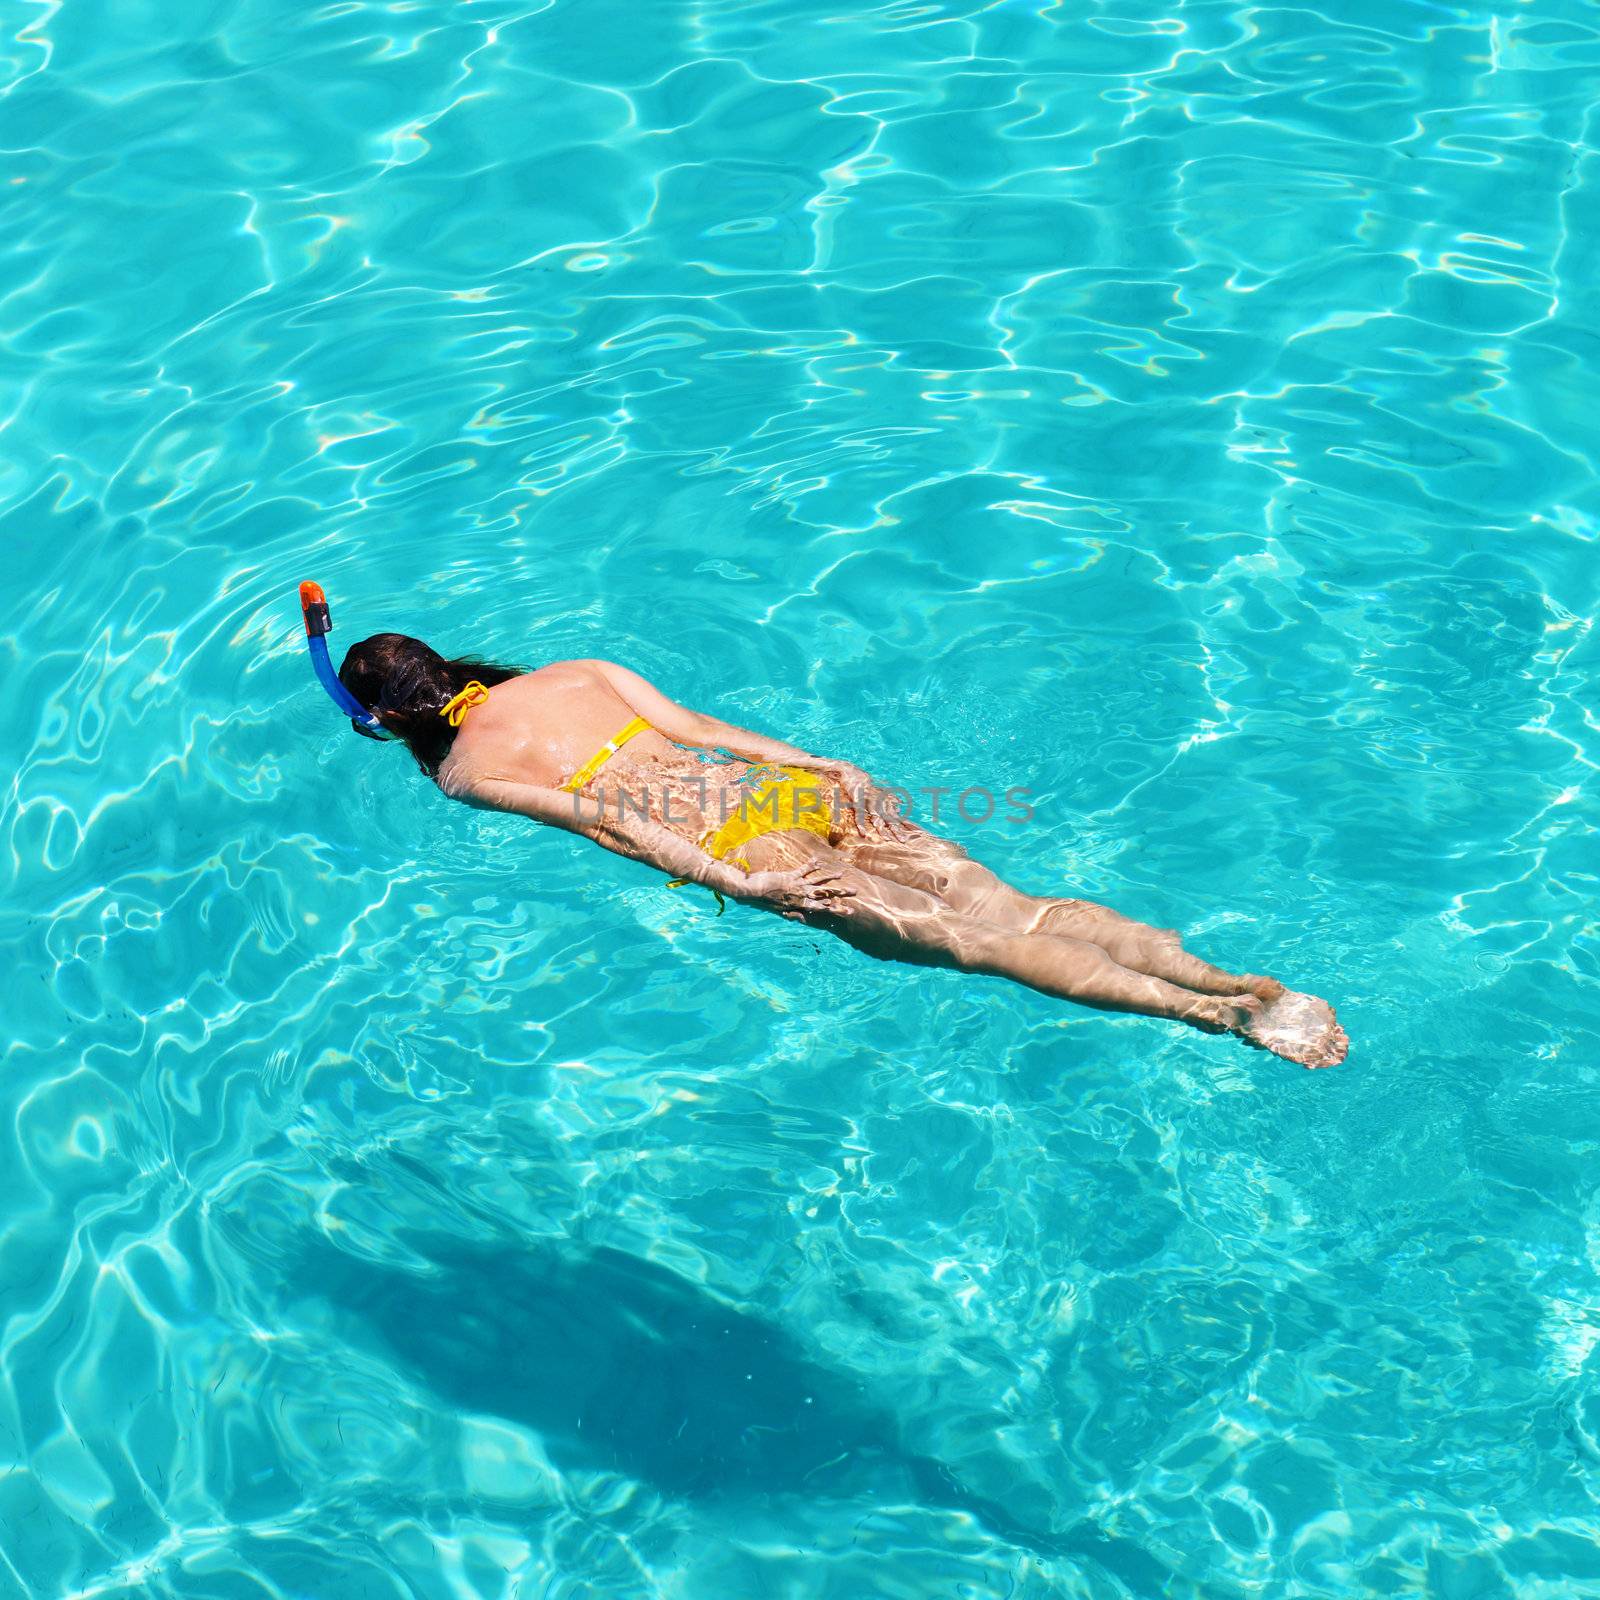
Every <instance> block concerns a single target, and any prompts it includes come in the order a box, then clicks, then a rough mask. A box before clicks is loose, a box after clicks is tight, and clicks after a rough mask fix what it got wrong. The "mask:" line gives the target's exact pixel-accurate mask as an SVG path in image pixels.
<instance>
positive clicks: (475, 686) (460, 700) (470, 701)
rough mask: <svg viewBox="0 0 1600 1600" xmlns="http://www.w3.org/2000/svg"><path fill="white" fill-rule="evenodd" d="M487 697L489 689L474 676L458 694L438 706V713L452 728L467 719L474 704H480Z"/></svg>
mask: <svg viewBox="0 0 1600 1600" xmlns="http://www.w3.org/2000/svg"><path fill="white" fill-rule="evenodd" d="M488 698H489V691H488V690H487V689H485V688H484V686H483V685H482V684H481V683H479V682H478V680H477V679H476V678H474V679H473V680H472V682H471V683H469V684H468V685H467V686H466V688H465V689H463V690H462V691H461V693H460V694H458V695H453V696H452V697H451V698H450V699H449V700H447V701H446V702H445V703H444V704H443V705H442V706H441V707H440V708H439V715H440V716H441V717H443V718H444V719H445V721H446V722H448V723H449V724H450V726H451V727H452V728H459V727H460V726H461V724H462V723H463V722H465V721H466V720H467V713H468V712H469V711H470V710H472V708H473V707H474V706H481V705H482V704H483V702H484V701H485V700H487V699H488Z"/></svg>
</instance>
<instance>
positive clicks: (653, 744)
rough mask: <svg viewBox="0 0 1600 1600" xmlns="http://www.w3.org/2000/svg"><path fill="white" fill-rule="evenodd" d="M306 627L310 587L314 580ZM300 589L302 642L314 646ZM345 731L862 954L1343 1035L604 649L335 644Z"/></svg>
mask: <svg viewBox="0 0 1600 1600" xmlns="http://www.w3.org/2000/svg"><path fill="white" fill-rule="evenodd" d="M306 590H310V591H313V592H314V596H315V601H316V603H317V604H318V605H320V608H321V609H320V617H321V623H322V632H326V627H327V607H326V603H325V602H323V601H322V597H321V591H320V590H317V589H316V587H315V585H306V586H305V588H304V589H303V591H302V598H303V600H304V595H305V592H306ZM314 612H315V608H314V607H309V606H308V609H307V613H306V614H307V634H308V636H310V637H311V639H312V643H313V659H314V660H315V659H317V655H318V651H317V648H316V647H318V646H320V647H321V664H320V666H319V671H322V670H324V669H325V668H326V666H327V662H326V646H325V644H324V643H323V640H322V638H321V637H320V635H317V634H315V633H314V630H313V616H314ZM331 678H332V674H331V672H328V673H327V674H326V676H324V680H323V681H324V683H325V684H326V685H327V686H328V688H329V692H330V693H334V694H335V698H336V699H337V700H338V701H339V703H340V704H341V706H342V707H343V708H344V709H345V710H346V711H347V712H349V713H351V715H352V719H353V722H354V725H355V726H356V729H357V731H358V732H362V733H366V734H368V735H369V736H370V737H383V736H385V735H387V736H390V737H394V738H399V739H402V740H404V741H405V743H406V744H407V745H408V746H409V748H410V750H411V753H412V755H413V756H415V758H416V760H417V762H418V764H419V765H420V766H421V768H422V770H423V771H424V772H426V773H427V774H428V776H429V777H431V778H432V779H433V780H434V782H435V783H437V784H438V786H439V788H440V789H441V790H443V792H444V793H445V794H447V795H449V796H450V797H451V798H452V799H456V800H463V801H465V802H466V803H467V804H468V805H473V806H481V807H486V808H488V809H491V810H495V811H513V812H516V813H518V814H519V815H521V816H525V817H531V818H532V819H533V820H534V821H536V822H544V823H548V824H550V825H551V826H552V827H556V828H564V829H566V830H567V831H569V832H572V833H578V834H582V835H584V836H585V837H586V838H589V839H593V840H594V841H595V842H596V843H597V844H600V845H603V846H605V848H606V849H608V850H613V851H615V852H616V853H617V854H619V855H624V856H630V857H632V858H633V859H634V860H636V861H643V862H645V863H647V864H648V865H650V866H653V867H657V868H659V869H660V870H662V871H663V872H666V873H669V874H671V875H672V876H673V877H674V878H675V879H677V880H679V881H681V882H693V883H697V884H704V885H705V886H707V887H708V888H711V889H713V890H715V891H717V893H718V894H719V895H726V896H727V897H728V898H729V899H733V900H742V901H745V902H748V903H750V904H753V905H757V906H760V907H762V908H764V909H766V910H770V911H775V912H777V913H778V914H779V915H781V916H784V917H788V918H790V919H791V920H793V921H799V922H804V923H806V924H807V925H808V926H810V927H813V928H821V929H825V930H826V931H828V932H829V933H833V934H837V935H838V936H839V937H840V938H842V939H845V940H847V941H848V942H849V943H851V944H852V945H854V946H856V948H857V949H860V950H863V951H865V952H866V953H867V954H868V955H871V956H875V957H877V958H879V959H881V960H891V961H906V962H913V963H916V964H918V965H922V966H936V967H953V968H957V969H959V970H961V971H963V972H978V973H986V974H989V975H992V976H994V977H1001V978H1010V979H1012V980H1013V981H1014V982H1017V983H1021V984H1026V985H1027V986H1028V987H1029V988H1032V989H1037V990H1038V991H1039V992H1040V993H1041V994H1047V995H1052V996H1054V997H1056V998H1057V999H1062V1000H1074V1001H1076V1002H1077V1003H1078V1004H1080V1005H1085V1006H1094V1007H1097V1008H1099V1009H1101V1010H1106V1011H1130V1012H1137V1013H1139V1014H1141V1015H1143V1016H1150V1017H1165V1018H1169V1019H1171V1020H1173V1021H1176V1022H1184V1023H1188V1024H1190V1025H1191V1026H1193V1027H1197V1028H1201V1029H1204V1030H1205V1031H1206V1032H1208V1033H1224V1032H1227V1033H1234V1034H1237V1035H1238V1036H1239V1037H1241V1038H1243V1039H1245V1040H1246V1041H1248V1042H1250V1043H1252V1044H1257V1045H1260V1046H1262V1047H1264V1048H1266V1049H1269V1050H1271V1051H1273V1052H1274V1053H1275V1054H1278V1055H1281V1056H1284V1057H1286V1058H1287V1059H1289V1060H1291V1061H1298V1062H1300V1063H1301V1064H1302V1065H1304V1066H1307V1067H1327V1066H1333V1065H1335V1064H1336V1063H1338V1062H1340V1061H1342V1060H1343V1059H1344V1056H1345V1052H1346V1050H1347V1048H1348V1040H1347V1039H1346V1036H1345V1033H1344V1030H1343V1029H1342V1028H1340V1027H1339V1025H1338V1023H1337V1022H1336V1021H1335V1020H1334V1016H1333V1011H1332V1009H1331V1008H1330V1007H1329V1006H1328V1005H1327V1004H1326V1002H1324V1001H1322V1000H1317V999H1315V998H1314V997H1312V996H1309V995H1297V994H1293V993H1291V992H1289V991H1286V990H1285V989H1284V986H1283V985H1282V984H1281V983H1279V982H1277V981H1276V980H1275V979H1273V978H1265V977H1259V976H1256V975H1254V974H1250V973H1245V974H1242V975H1236V974H1234V973H1230V972H1224V971H1222V970H1221V968H1219V967H1214V966H1211V965H1209V964H1208V963H1207V962H1204V961H1202V960H1200V959H1199V957H1197V956H1193V955H1190V954H1189V953H1188V952H1187V951H1185V950H1184V948H1183V945H1182V944H1181V942H1180V941H1179V938H1178V935H1177V934H1176V933H1174V932H1172V931H1171V930H1170V929H1165V928H1152V927H1147V926H1146V925H1145V924H1144V923H1142V922H1135V921H1134V920H1133V919H1132V918H1130V917H1125V916H1122V915H1120V914H1119V913H1118V912H1115V911H1112V910H1109V909H1108V908H1106V907H1105V906H1099V905H1093V904H1091V903H1090V902H1088V901H1086V900H1070V899H1058V898H1054V897H1040V896H1035V895H1030V894H1024V893H1023V892H1022V891H1021V890H1020V889H1014V888H1012V887H1011V885H1010V884H1008V883H1005V882H1002V881H1001V879H999V878H997V877H996V876H995V875H994V873H992V872H990V871H989V870H988V868H986V867H984V866H981V865H980V864H979V863H978V862H976V861H974V860H972V858H971V857H970V856H968V855H967V853H966V852H965V851H964V850H962V849H961V847H960V846H959V845H956V844H954V843H952V842H951V841H950V840H948V839H943V838H940V837H938V836H936V835H934V834H932V833H929V832H927V831H925V830H924V829H922V828H920V827H917V826H915V825H913V824H912V823H910V822H909V821H907V820H905V819H904V818H902V817H901V816H900V815H899V814H898V812H897V810H896V809H895V806H894V803H893V801H892V799H890V798H889V796H888V795H887V793H886V792H885V791H883V790H881V789H878V788H877V787H876V786H875V785H874V784H873V783H872V780H871V779H869V778H868V777H867V775H866V774H865V773H864V772H862V771H861V770H860V769H859V768H857V767H853V766H851V765H850V764H849V763H848V762H843V761H828V760H822V759H819V758H818V757H815V756H811V755H807V754H806V752H805V751H803V750H798V749H796V748H795V747H794V746H793V745H790V744H784V743H783V742H782V741H780V740H777V739H769V738H766V737H765V736H763V735H762V734H759V733H752V732H751V731H750V730H749V729H746V728H736V727H734V726H732V725H731V724H730V723H726V722H719V721H718V720H717V719H716V718H714V717H708V716H704V715H702V714H701V713H699V712H696V711H690V710H688V709H687V708H685V707H683V706H680V705H677V704H675V703H674V702H673V701H671V700H669V699H668V698H667V697H666V696H665V695H664V694H662V693H661V692H660V691H659V690H658V689H656V688H654V687H653V686H652V685H651V684H649V683H647V682H646V681H645V680H644V679H643V678H641V677H639V676H638V674H636V673H633V672H630V671H628V670H627V669H626V668H625V667H619V666H616V665H614V664H613V663H611V662H609V661H561V662H555V663H553V664H551V665H550V666H546V667H540V668H539V669H538V670H537V671H533V672H520V671H518V670H517V669H515V668H511V667H497V666H491V665H489V664H486V663H483V662H474V661H469V660H449V659H446V658H445V657H444V656H441V655H439V654H438V653H437V652H436V651H434V650H431V649H430V648H429V647H428V646H427V645H425V644H423V643H422V642H421V640H419V639H413V638H410V637H408V636H407V635H405V634H400V633H380V634H374V635H373V636H372V637H371V638H370V639H363V640H362V641H361V642H360V643H359V644H357V645H354V646H352V648H351V649H350V651H349V653H348V654H347V655H346V656H345V658H344V662H343V664H342V665H341V667H340V668H339V674H338V680H337V682H338V688H339V690H342V691H343V693H342V694H341V693H336V692H335V689H334V685H333V683H332V682H330V681H329V680H330V679H331Z"/></svg>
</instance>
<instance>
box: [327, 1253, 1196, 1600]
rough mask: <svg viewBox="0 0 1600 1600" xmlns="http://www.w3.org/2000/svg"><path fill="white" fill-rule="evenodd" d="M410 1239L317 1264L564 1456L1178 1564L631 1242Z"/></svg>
mask: <svg viewBox="0 0 1600 1600" xmlns="http://www.w3.org/2000/svg"><path fill="white" fill-rule="evenodd" d="M407 1243H408V1244H409V1245H410V1246H411V1247H412V1248H413V1249H415V1250H416V1252H417V1254H418V1255H419V1256H421V1257H422V1258H424V1259H425V1260H426V1261H427V1262H428V1267H427V1268H426V1269H425V1270H417V1271H411V1270H407V1269H404V1268H400V1267H395V1266H389V1265H385V1264H382V1263H379V1262H374V1261H368V1260H364V1259H361V1258H358V1257H355V1256H351V1255H349V1254H346V1253H345V1252H344V1251H341V1250H338V1249H336V1248H334V1247H333V1246H332V1245H329V1244H327V1243H324V1242H321V1241H319V1242H318V1243H316V1244H315V1245H313V1246H311V1247H310V1248H309V1249H308V1250H307V1251H306V1253H305V1257H304V1259H303V1260H302V1261H301V1263H300V1265H301V1267H302V1268H303V1272H302V1273H301V1275H300V1277H299V1282H300V1284H301V1285H302V1286H307V1287H312V1288H314V1290H315V1292H317V1293H319V1294H320V1295H322V1296H324V1297H325V1298H326V1299H327V1300H329V1301H330V1302H331V1303H332V1304H333V1305H334V1306H335V1307H336V1308H338V1309H339V1310H340V1311H341V1312H342V1313H345V1314H347V1316H348V1319H349V1322H350V1329H349V1331H350V1333H351V1336H352V1338H353V1339H354V1340H355V1341H356V1342H367V1340H366V1338H365V1337H364V1335H371V1336H375V1338H376V1340H377V1342H378V1344H379V1345H380V1346H381V1347H382V1349H383V1350H384V1352H385V1353H386V1355H389V1356H393V1357H397V1358H398V1359H399V1360H400V1361H402V1362H403V1363H404V1364H405V1365H406V1367H407V1368H408V1369H409V1370H410V1371H412V1372H413V1373H414V1374H415V1375H416V1377H417V1378H418V1379H419V1380H420V1381H421V1382H423V1383H425V1384H426V1385H427V1387H428V1388H429V1389H430V1390H432V1391H433V1392H434V1393H435V1394H437V1395H438V1396H439V1397H440V1398H441V1399H442V1400H445V1401H447V1402H449V1403H450V1404H452V1405H455V1406H459V1407H461V1408H463V1409H466V1410H470V1411H478V1412H485V1413H489V1414H491V1415H495V1416H500V1417H504V1418H506V1419H507V1420H509V1421H513V1422H517V1423H520V1424H522V1425H524V1426H526V1427H528V1428H531V1429H533V1430H534V1431H535V1432H536V1433H538V1434H539V1435H540V1437H541V1439H542V1441H543V1444H544V1448H545V1450H546V1452H547V1453H548V1455H549V1457H550V1459H551V1460H552V1461H553V1462H555V1463H556V1465H558V1466H560V1467H562V1468H563V1469H573V1468H579V1469H595V1468H600V1469H604V1470H607V1471H611V1472H616V1473H620V1474H622V1475H624V1476H626V1477H630V1478H635V1479H637V1480H639V1481H641V1482H644V1483H647V1484H649V1485H651V1486H652V1487H653V1488H655V1489H656V1490H658V1491H659V1492H661V1493H662V1494H664V1495H668V1496H670V1497H673V1498H676V1499H685V1500H697V1499H700V1500H709V1499H715V1498H729V1497H732V1498H739V1497H744V1496H768V1495H802V1496H806V1497H813V1498H814V1497H819V1496H824V1497H828V1498H843V1499H851V1498H862V1497H870V1498H875V1499H883V1498H888V1497H898V1498H902V1499H903V1498H905V1497H906V1494H907V1492H908V1491H909V1493H910V1494H911V1495H912V1496H914V1497H915V1498H917V1499H918V1500H920V1501H921V1502H922V1503H924V1504H928V1505H933V1506H940V1507H944V1508H946V1509H949V1510H955V1511H960V1512H964V1513H966V1514H968V1515H970V1516H972V1517H973V1518H975V1519H976V1520H977V1521H978V1522H979V1523H980V1524H982V1525H983V1526H984V1527H985V1528H987V1529H988V1531H989V1532H990V1533H991V1534H993V1535H995V1536H996V1537H998V1538H1000V1539H1003V1540H1005V1541H1006V1542H1008V1543H1011V1544H1014V1545H1017V1546H1019V1547H1021V1548H1023V1549H1027V1550H1030V1551H1032V1552H1034V1553H1035V1554H1041V1555H1076V1556H1078V1557H1080V1558H1084V1559H1091V1560H1094V1561H1097V1562H1099V1563H1100V1564H1102V1565H1104V1566H1105V1567H1107V1568H1108V1569H1110V1570H1111V1571H1113V1572H1115V1573H1116V1574H1117V1575H1118V1576H1119V1577H1121V1578H1123V1579H1124V1580H1125V1581H1129V1582H1132V1583H1133V1584H1135V1586H1136V1587H1139V1588H1149V1587H1151V1586H1154V1585H1159V1584H1160V1583H1162V1582H1163V1581H1165V1580H1166V1579H1167V1578H1169V1577H1170V1574H1169V1573H1168V1571H1167V1570H1166V1569H1165V1568H1164V1567H1162V1566H1161V1565H1160V1564H1159V1563H1158V1562H1156V1561H1155V1560H1153V1559H1152V1558H1151V1557H1150V1556H1149V1555H1147V1554H1146V1553H1145V1552H1144V1551H1142V1550H1140V1549H1139V1548H1138V1547H1137V1546H1134V1545H1130V1544H1127V1543H1126V1542H1124V1541H1121V1540H1115V1539H1111V1538H1108V1537H1107V1536H1106V1535H1105V1534H1104V1533H1102V1532H1101V1531H1100V1530H1098V1529H1096V1528H1093V1527H1092V1526H1091V1525H1089V1524H1086V1523H1084V1524H1079V1525H1078V1527H1077V1528H1076V1529H1074V1530H1073V1531H1072V1532H1070V1533H1065V1534H1058V1533H1053V1532H1047V1531H1042V1530H1038V1529H1033V1528H1028V1527H1024V1526H1022V1525H1020V1524H1019V1523H1018V1522H1017V1521H1016V1519H1015V1518H1014V1517H1012V1516H1011V1515H1010V1514H1009V1513H1007V1511H1006V1510H1005V1509H1004V1508H1003V1507H1002V1506H1000V1505H998V1504H996V1503H995V1502H993V1501H990V1500H987V1499H985V1498H983V1497H981V1496H978V1495H974V1494H972V1493H970V1492H968V1491H967V1490H966V1489H965V1488H964V1487H963V1485H962V1484H961V1482H960V1480H959V1479H958V1478H957V1477H956V1476H955V1475H954V1473H952V1472H951V1471H950V1470H949V1469H948V1468H947V1467H945V1466H944V1465H943V1464H941V1463H940V1462H938V1461H935V1460H932V1459H930V1458H928V1457H926V1456H922V1455H918V1454H916V1453H914V1452H910V1451H907V1450H906V1449H905V1448H904V1447H903V1445H902V1443H901V1435H900V1429H899V1427H898V1426H897V1424H896V1422H895V1420H894V1418H893V1417H892V1416H890V1415H889V1414H888V1413H887V1412H885V1411H883V1410H882V1409H881V1408H880V1407H877V1406H875V1405H873V1404H872V1403H871V1401H870V1400H869V1399H868V1398H867V1394H866V1386H865V1384H864V1383H862V1382H861V1381H860V1380H858V1379H856V1378H854V1377H852V1376H849V1375H846V1374H844V1373H841V1372H837V1371H834V1370H832V1369H829V1368H827V1367H823V1366H820V1365H819V1364H817V1363H816V1362H814V1361H811V1360H809V1359H807V1358H806V1356H805V1355H804V1354H803V1353H802V1352H801V1351H800V1350H799V1348H798V1346H797V1345H796V1343H795V1341H794V1340H793V1339H792V1338H791V1336H790V1335H789V1334H788V1332H787V1331H786V1330H785V1329H784V1328H783V1327H782V1326H780V1325H779V1324H777V1323H775V1322H771V1321H769V1320H767V1319H766V1318H764V1317H761V1316H758V1315H755V1314H752V1313H750V1312H746V1311H741V1310H739V1309H738V1308H736V1307H735V1306H732V1305H730V1304H729V1303H728V1302H727V1301H725V1300H723V1299H721V1298H720V1297H718V1296H717V1295H715V1294H713V1293H711V1292H710V1291H709V1290H706V1289H704V1288H702V1287H701V1286H699V1285H697V1284H694V1283H692V1282H690V1281H689V1280H688V1279H685V1278H683V1277H680V1276H679V1275H678V1274H676V1273H673V1272H671V1271H669V1270H667V1269H666V1268H664V1267H661V1266H658V1265H657V1264H655V1263H653V1262H650V1261H646V1260H644V1259H642V1258H640V1257H638V1256H635V1255H630V1254H628V1253H626V1252H624V1251H619V1250H612V1249H589V1248H585V1247H582V1246H573V1245H568V1244H556V1243H539V1244H533V1245H527V1244H522V1245H515V1246H509V1245H507V1246H501V1245H484V1244H479V1243H467V1242H464V1241H462V1240H460V1239H456V1238H453V1237H450V1236H447V1235H432V1236H428V1237H424V1238H417V1237H413V1238H410V1239H408V1240H407Z"/></svg>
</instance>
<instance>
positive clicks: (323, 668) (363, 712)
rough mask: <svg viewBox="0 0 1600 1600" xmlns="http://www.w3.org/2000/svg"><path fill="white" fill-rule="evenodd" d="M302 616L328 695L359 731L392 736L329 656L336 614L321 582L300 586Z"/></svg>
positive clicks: (314, 662)
mask: <svg viewBox="0 0 1600 1600" xmlns="http://www.w3.org/2000/svg"><path fill="white" fill-rule="evenodd" d="M300 615H301V616H302V617H303V618H304V619H305V625H306V649H307V650H309V651H310V652H311V667H312V670H313V671H314V672H315V673H316V675H317V681H318V682H319V683H320V684H321V685H322V687H323V688H324V689H326V690H327V691H328V698H329V699H330V700H332V701H333V703H334V704H335V705H336V706H338V708H339V709H340V710H341V711H342V712H344V714H345V715H346V716H347V717H349V718H350V720H351V721H352V722H354V723H355V725H356V731H357V732H358V733H365V734H367V735H369V736H370V737H372V738H374V739H387V738H389V737H390V735H389V734H388V733H386V732H385V731H384V727H383V724H382V723H381V722H379V721H378V719H377V718H376V717H375V716H373V714H372V713H371V712H370V711H368V710H367V708H366V707H365V706H364V705H362V703H361V702H360V701H359V700H357V699H356V697H355V696H354V695H353V694H351V693H350V691H349V690H348V689H347V688H345V686H344V685H343V684H342V683H340V682H339V674H338V673H337V672H335V671H334V670H333V663H332V662H331V661H330V660H329V659H328V630H329V629H330V628H332V626H333V617H332V616H331V615H330V614H329V611H328V597H327V596H326V595H325V594H324V593H323V592H322V585H321V584H320V583H311V582H306V583H302V584H301V585H300Z"/></svg>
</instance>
